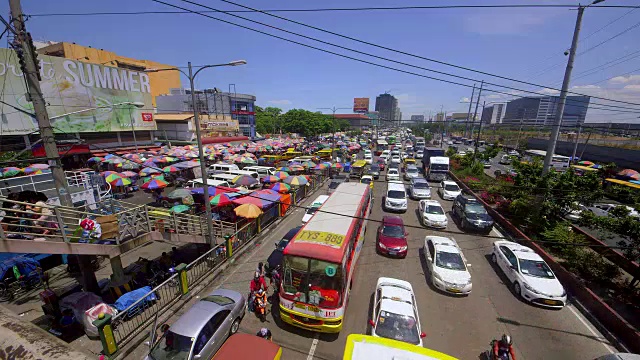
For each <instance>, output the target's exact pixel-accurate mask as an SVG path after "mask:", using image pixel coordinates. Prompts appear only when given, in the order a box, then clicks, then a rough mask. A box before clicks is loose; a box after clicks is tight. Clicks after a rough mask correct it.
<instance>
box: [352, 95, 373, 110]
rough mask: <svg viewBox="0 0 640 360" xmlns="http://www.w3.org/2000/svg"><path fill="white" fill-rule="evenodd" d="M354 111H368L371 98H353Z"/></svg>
mask: <svg viewBox="0 0 640 360" xmlns="http://www.w3.org/2000/svg"><path fill="white" fill-rule="evenodd" d="M353 112H354V113H366V112H369V98H354V99H353Z"/></svg>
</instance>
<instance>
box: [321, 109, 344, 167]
mask: <svg viewBox="0 0 640 360" xmlns="http://www.w3.org/2000/svg"><path fill="white" fill-rule="evenodd" d="M350 109H351V108H347V107H341V108H337V107H335V106H334V107H330V108H318V110H329V111H331V112H332V113H333V120H332V121H331V127H332V128H333V133H332V134H331V138H332V142H331V160H335V157H334V156H333V154H334V152H335V147H336V111H338V110H350Z"/></svg>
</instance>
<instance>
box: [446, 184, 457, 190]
mask: <svg viewBox="0 0 640 360" xmlns="http://www.w3.org/2000/svg"><path fill="white" fill-rule="evenodd" d="M444 189H445V190H447V191H460V188H459V187H458V185H456V184H445V185H444Z"/></svg>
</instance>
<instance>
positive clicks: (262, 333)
mask: <svg viewBox="0 0 640 360" xmlns="http://www.w3.org/2000/svg"><path fill="white" fill-rule="evenodd" d="M268 334H269V330H267V328H262V329H260V336H262V337H267V335H268Z"/></svg>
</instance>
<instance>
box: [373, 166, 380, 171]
mask: <svg viewBox="0 0 640 360" xmlns="http://www.w3.org/2000/svg"><path fill="white" fill-rule="evenodd" d="M371 171H380V167H379V166H378V165H372V166H371Z"/></svg>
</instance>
